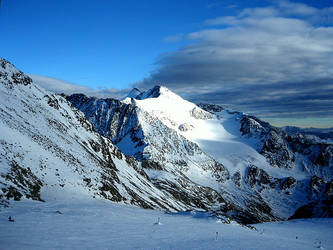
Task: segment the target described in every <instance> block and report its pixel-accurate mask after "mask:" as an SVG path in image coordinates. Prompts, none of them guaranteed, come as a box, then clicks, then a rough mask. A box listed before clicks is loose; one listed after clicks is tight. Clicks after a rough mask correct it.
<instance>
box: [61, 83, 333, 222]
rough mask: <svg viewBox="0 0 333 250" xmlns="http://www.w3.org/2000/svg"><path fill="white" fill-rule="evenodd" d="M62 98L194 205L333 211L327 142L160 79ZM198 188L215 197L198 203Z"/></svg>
mask: <svg viewBox="0 0 333 250" xmlns="http://www.w3.org/2000/svg"><path fill="white" fill-rule="evenodd" d="M67 99H68V100H69V101H71V102H72V103H73V105H74V106H75V107H76V108H78V109H80V110H81V111H82V112H84V113H85V115H86V117H87V118H88V120H90V121H91V123H92V124H93V126H94V128H95V130H96V131H97V132H99V133H100V134H102V135H103V136H105V137H108V138H110V139H111V140H112V141H113V142H114V143H115V144H116V145H117V146H118V147H119V149H120V150H121V151H122V152H123V153H125V154H128V155H131V156H134V157H136V158H137V159H138V160H139V161H142V162H143V163H145V161H146V160H147V159H149V160H151V161H153V162H154V165H146V164H143V170H144V172H145V173H146V174H147V175H148V176H149V178H150V179H151V180H152V182H153V183H154V185H155V186H157V187H158V188H160V189H161V190H164V191H168V192H170V191H172V192H174V193H175V194H176V195H177V196H178V197H179V198H181V199H182V201H183V202H185V203H188V204H191V205H192V206H193V207H198V206H199V207H202V208H203V209H206V210H214V211H215V212H216V213H222V214H227V215H228V216H231V217H233V218H235V219H239V220H242V221H245V222H254V221H266V220H276V219H287V218H289V217H290V216H293V215H294V213H295V211H296V210H297V209H298V208H299V209H301V211H302V207H303V206H309V204H312V205H311V206H312V207H316V208H317V215H322V214H325V213H327V212H328V211H330V213H332V207H330V206H331V200H332V187H333V182H332V171H333V162H332V155H333V154H332V152H333V151H332V150H333V148H332V143H331V142H329V141H326V140H321V139H320V138H318V137H313V136H305V137H304V136H301V135H296V136H295V135H290V134H288V133H286V132H284V131H283V130H281V129H278V128H275V127H272V126H270V125H269V124H268V123H266V122H263V121H261V120H259V119H257V118H255V117H252V116H248V115H246V114H243V113H240V112H230V111H228V110H225V109H224V108H223V107H220V106H218V105H212V104H199V105H195V104H194V103H191V102H188V101H186V100H184V99H182V98H181V97H180V96H178V95H176V94H175V93H173V92H172V91H170V90H168V89H167V88H165V87H160V86H156V87H154V88H152V89H150V90H148V91H146V92H143V93H141V94H139V95H137V96H136V97H135V98H126V99H124V100H123V101H118V100H114V99H96V98H88V97H87V96H84V95H82V94H75V95H72V96H69V97H67ZM198 187H200V189H202V190H205V193H206V194H205V195H204V197H207V196H211V197H212V198H214V199H212V200H211V202H208V203H207V202H200V201H201V197H200V193H202V191H201V192H198V190H197V188H198ZM322 201H324V202H322ZM325 202H326V203H328V204H330V205H325V204H326V203H325ZM317 203H318V204H319V205H318V204H317ZM318 206H320V209H319V208H318ZM303 215H304V213H303V214H301V215H300V214H299V212H298V215H297V214H296V215H294V216H303Z"/></svg>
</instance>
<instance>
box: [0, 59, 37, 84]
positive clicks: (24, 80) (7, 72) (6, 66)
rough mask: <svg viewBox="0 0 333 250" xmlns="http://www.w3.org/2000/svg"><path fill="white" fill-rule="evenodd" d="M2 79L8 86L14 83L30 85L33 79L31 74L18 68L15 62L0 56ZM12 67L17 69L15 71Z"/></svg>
mask: <svg viewBox="0 0 333 250" xmlns="http://www.w3.org/2000/svg"><path fill="white" fill-rule="evenodd" d="M0 66H1V69H2V70H1V71H0V80H1V81H3V82H4V84H6V85H7V86H10V85H12V84H22V85H25V86H26V85H29V84H31V83H32V80H31V78H30V77H29V76H27V75H25V74H24V73H23V72H22V71H20V70H17V69H16V68H15V67H14V65H13V64H11V63H10V62H8V61H7V60H5V59H3V58H0ZM12 69H15V70H14V71H13V70H12Z"/></svg>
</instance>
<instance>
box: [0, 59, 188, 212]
mask: <svg viewBox="0 0 333 250" xmlns="http://www.w3.org/2000/svg"><path fill="white" fill-rule="evenodd" d="M0 131H1V133H0V201H1V204H2V205H5V206H6V205H9V204H10V202H11V201H18V200H20V199H33V200H39V201H48V200H50V199H65V198H66V197H67V198H69V199H70V197H73V196H80V197H90V198H92V197H95V198H102V199H108V200H111V201H115V202H121V203H126V204H133V205H137V206H140V207H143V208H164V209H168V210H172V211H175V210H184V209H188V206H186V205H185V204H183V203H182V202H180V201H179V200H177V199H175V198H174V197H173V196H172V195H171V194H169V193H164V192H162V191H160V190H159V189H158V188H156V187H155V186H154V185H153V184H152V183H151V181H150V180H149V178H148V177H147V175H146V174H145V173H144V172H143V171H142V164H141V163H140V162H138V161H136V160H135V159H134V158H132V157H129V156H125V155H124V154H123V153H121V151H120V150H119V149H118V148H117V147H116V146H114V145H113V144H112V142H111V141H110V140H109V139H107V138H104V137H102V136H101V135H99V134H98V133H96V132H94V131H93V127H92V125H91V123H90V122H89V121H87V119H86V118H85V116H84V114H83V113H81V112H80V111H78V110H76V109H73V108H72V107H71V105H70V104H69V103H68V102H67V100H66V99H64V98H63V97H61V96H55V95H53V94H51V93H49V92H47V91H44V90H43V89H40V88H39V87H38V86H36V85H35V84H34V83H33V82H32V80H31V79H30V78H29V77H28V76H26V75H25V74H24V73H22V72H21V71H19V70H17V69H16V68H15V67H14V66H13V65H12V64H10V63H9V62H8V61H6V60H4V59H0Z"/></svg>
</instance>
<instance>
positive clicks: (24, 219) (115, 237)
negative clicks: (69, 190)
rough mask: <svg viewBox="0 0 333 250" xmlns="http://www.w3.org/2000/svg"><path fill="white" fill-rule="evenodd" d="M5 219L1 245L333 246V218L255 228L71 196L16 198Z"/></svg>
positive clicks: (203, 216)
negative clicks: (37, 200) (40, 199)
mask: <svg viewBox="0 0 333 250" xmlns="http://www.w3.org/2000/svg"><path fill="white" fill-rule="evenodd" d="M9 216H12V218H13V219H14V220H15V222H9V221H8V217H9ZM158 218H160V223H158ZM0 221H1V223H0V225H1V226H0V249H205V250H207V249H270V250H273V249H297V250H299V249H302V250H304V249H333V237H332V233H333V219H332V218H329V219H328V218H325V219H324V218H323V219H304V220H303V219H302V220H292V221H286V222H275V223H262V224H255V225H253V226H254V227H255V228H256V230H255V229H249V228H247V227H243V226H240V225H238V224H222V223H220V221H218V220H217V219H216V218H215V217H212V216H209V214H205V213H200V212H197V213H190V212H183V213H178V214H170V213H164V212H161V211H156V210H144V209H140V208H135V207H131V206H125V205H120V204H115V203H112V202H108V201H103V200H98V199H88V198H84V199H83V198H79V199H77V198H70V197H68V198H67V199H66V198H65V199H64V198H61V199H60V200H49V201H47V202H45V203H41V202H36V201H31V200H24V201H21V202H15V203H13V206H12V207H10V208H7V209H5V210H1V211H0ZM216 232H218V236H217V239H216Z"/></svg>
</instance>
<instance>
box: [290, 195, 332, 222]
mask: <svg viewBox="0 0 333 250" xmlns="http://www.w3.org/2000/svg"><path fill="white" fill-rule="evenodd" d="M313 217H333V196H332V195H331V196H330V197H328V198H327V199H322V200H319V201H315V202H310V203H309V204H307V205H304V206H302V207H300V208H298V209H297V210H296V212H295V213H294V214H293V215H292V216H291V217H290V218H289V220H292V219H301V218H313Z"/></svg>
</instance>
